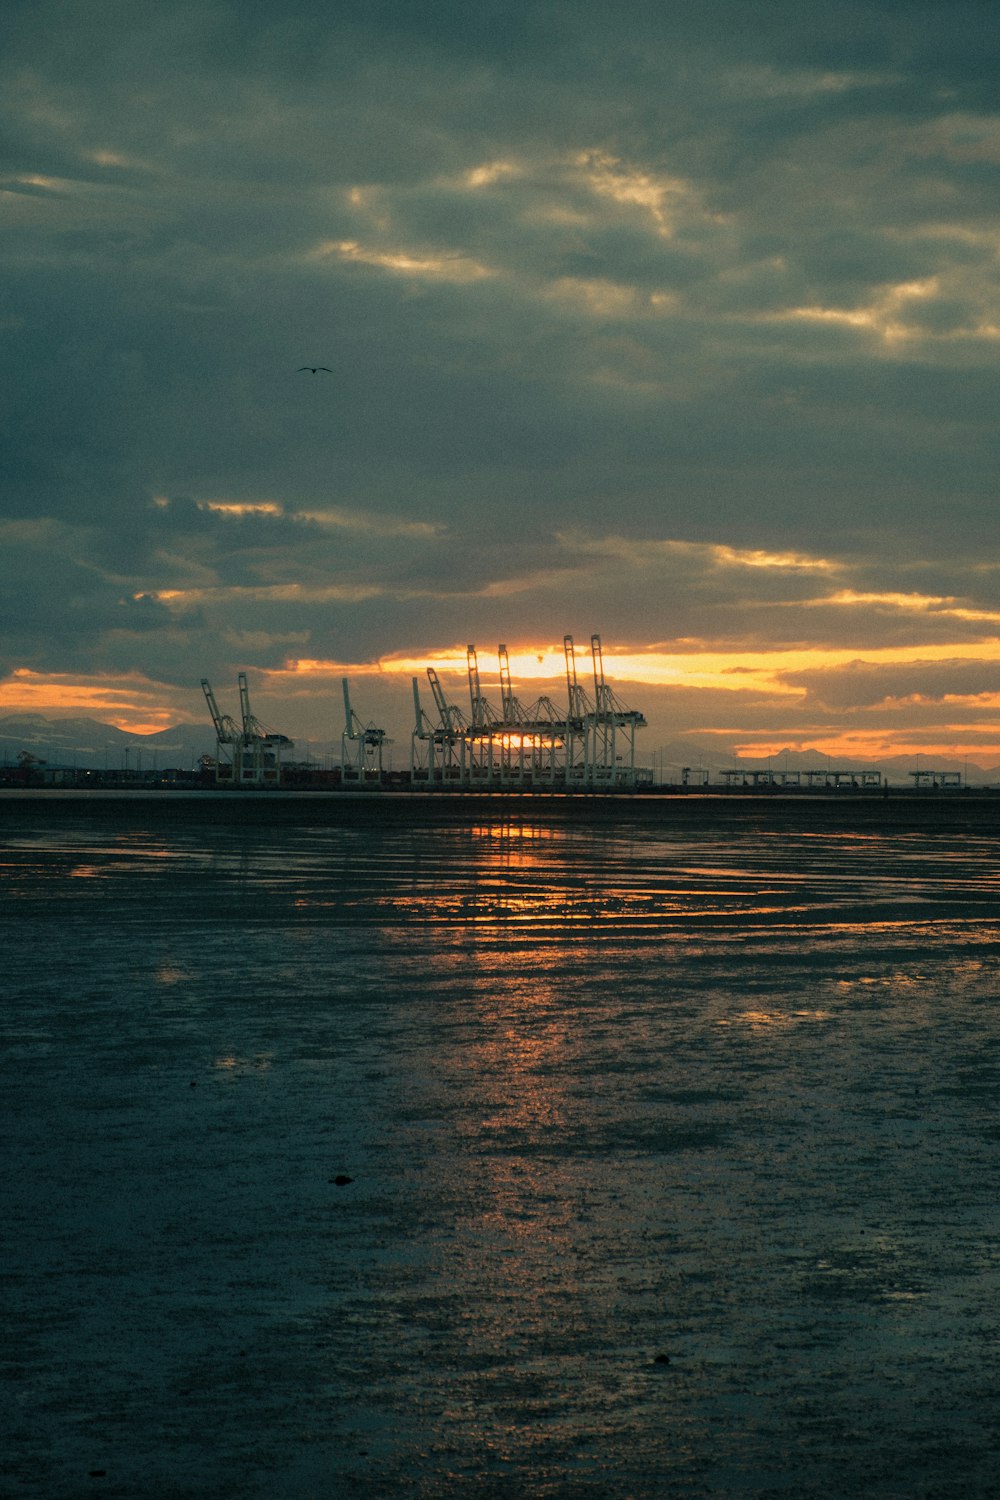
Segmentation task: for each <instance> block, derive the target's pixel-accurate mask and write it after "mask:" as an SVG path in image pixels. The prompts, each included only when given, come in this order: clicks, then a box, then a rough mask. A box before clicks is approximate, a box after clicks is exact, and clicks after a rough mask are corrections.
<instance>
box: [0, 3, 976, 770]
mask: <svg viewBox="0 0 1000 1500" xmlns="http://www.w3.org/2000/svg"><path fill="white" fill-rule="evenodd" d="M4 28H5V43H4V47H3V54H2V65H0V111H2V114H3V117H4V118H3V126H4V129H3V137H4V139H5V142H6V144H5V147H4V159H3V163H2V173H0V189H2V211H3V219H4V234H3V237H2V249H0V254H2V267H0V269H2V278H3V286H4V295H3V298H2V301H0V329H2V341H0V355H2V359H3V364H4V391H5V398H4V406H5V411H4V421H3V424H2V432H3V442H4V445H5V448H6V450H7V451H6V454H5V458H4V471H5V475H6V477H5V480H4V483H3V491H2V495H0V507H2V509H0V615H2V620H3V627H2V631H0V713H17V712H40V713H46V714H50V715H52V716H59V715H70V714H72V715H76V714H89V715H92V716H94V717H96V718H101V719H105V720H107V721H109V722H115V723H117V724H119V725H121V726H123V727H130V728H139V729H142V728H145V729H149V730H151V729H157V728H162V727H164V726H166V725H168V724H171V723H175V722H178V721H182V720H192V721H193V720H200V719H203V718H204V717H205V710H204V704H203V700H202V697H201V691H200V688H199V680H200V678H201V677H203V676H206V677H209V678H210V679H211V680H212V682H213V685H214V686H215V689H216V692H217V694H218V696H219V698H220V700H222V706H223V708H224V709H227V708H228V709H233V708H235V676H236V673H237V671H239V670H241V669H244V670H246V671H247V672H248V674H249V677H250V682H251V688H252V691H253V695H254V706H255V708H256V711H257V712H258V715H259V716H260V717H261V718H262V719H264V720H265V722H266V723H267V724H268V725H269V726H270V727H272V728H275V729H280V730H283V731H284V732H286V733H288V734H291V735H293V736H296V737H298V738H300V740H301V739H304V738H306V737H307V736H313V737H331V736H333V735H335V734H339V731H340V727H341V722H342V712H341V699H340V678H341V676H342V675H343V674H344V673H345V672H349V673H350V674H351V676H352V678H353V679H354V697H355V706H356V708H357V710H358V712H359V713H360V714H361V716H362V718H364V719H375V720H376V721H377V722H380V723H385V724H386V726H387V727H388V728H389V729H390V730H391V731H393V732H395V733H396V734H397V735H398V736H399V737H400V739H401V740H402V741H405V738H406V735H407V732H408V728H409V724H410V718H411V694H410V687H409V678H410V676H411V675H412V674H413V673H414V672H417V671H419V672H422V670H423V667H424V666H425V665H426V664H427V663H429V662H433V663H437V665H438V667H439V669H440V671H441V673H442V678H443V680H444V681H445V684H446V686H447V687H448V690H449V694H450V695H451V696H452V697H454V698H455V700H456V701H460V700H461V697H462V694H463V692H464V691H465V686H464V679H463V676H462V675H461V673H462V672H463V671H464V661H465V647H466V643H467V642H475V643H476V644H477V646H478V648H479V653H480V662H481V667H482V670H483V676H484V680H485V681H486V682H487V683H492V682H493V681H494V678H495V674H494V665H493V664H494V663H495V660H496V645H497V643H498V642H499V641H503V642H505V643H506V644H507V645H508V646H509V648H510V651H511V655H512V659H513V663H514V669H515V676H516V677H517V678H519V679H520V688H521V691H520V696H521V697H522V699H530V698H532V697H535V696H537V694H538V693H540V692H544V691H548V690H550V689H551V690H553V691H555V690H556V685H557V683H558V680H559V678H560V676H561V670H562V638H563V635H564V633H566V632H569V633H571V634H573V635H574V637H575V639H576V641H577V648H578V651H580V652H581V653H582V652H583V651H584V650H585V649H586V647H587V646H588V645H589V639H590V634H591V632H593V631H598V632H600V633H601V635H602V638H603V642H604V650H605V657H606V666H607V668H608V670H609V675H612V676H613V678H614V681H615V684H616V686H617V688H618V691H619V695H620V696H621V697H622V698H623V699H624V700H625V701H626V702H628V703H629V704H630V705H631V706H633V707H641V708H643V709H644V710H645V712H646V714H647V717H648V718H649V720H650V728H649V729H648V730H647V731H645V732H644V733H645V741H644V743H645V748H646V751H647V758H648V754H649V753H650V752H651V751H652V749H654V748H655V747H656V745H657V744H658V743H660V742H662V741H666V740H670V739H674V738H677V737H680V736H685V737H689V738H690V737H694V738H695V739H696V740H698V741H699V742H700V743H701V744H702V745H703V746H704V747H705V753H706V757H707V758H709V759H713V758H714V760H715V761H716V762H719V763H722V762H725V761H727V760H728V759H729V758H731V756H732V754H733V751H734V749H741V750H742V752H743V753H744V754H748V755H750V754H766V753H774V752H777V751H778V750H780V749H782V748H785V747H789V748H791V749H796V748H804V749H812V748H815V749H816V751H817V753H820V752H821V753H823V754H829V755H834V756H836V757H837V758H838V759H840V760H844V761H849V760H851V759H858V758H860V757H862V756H865V757H878V756H879V755H885V754H899V753H913V754H916V753H918V752H919V753H921V754H923V755H926V756H930V757H934V756H939V757H942V758H943V757H944V756H954V755H968V756H969V757H971V758H972V759H973V760H976V761H978V762H980V763H982V764H986V765H989V764H996V763H997V762H998V761H1000V644H998V626H1000V596H998V582H1000V553H998V539H1000V531H998V527H997V519H996V516H997V490H998V485H997V469H998V464H997V443H996V432H997V410H998V397H1000V381H998V374H997V362H998V356H1000V290H998V276H997V271H998V252H1000V196H998V167H1000V110H998V107H997V104H996V97H997V95H996V78H997V71H998V52H1000V45H998V43H1000V26H998V24H997V17H996V13H995V6H994V5H993V4H992V3H991V0H949V3H948V4H947V5H944V4H941V3H940V0H932V3H921V0H859V3H845V0H824V3H818V0H699V3H698V4H696V5H690V4H688V5H683V6H682V5H680V4H675V3H672V0H648V3H645V0H621V3H619V4H611V5H609V4H608V3H607V0H602V3H596V0H572V3H565V0H552V3H549V0H530V3H518V0H476V3H475V4H469V0H434V3H433V4H430V3H418V0H357V3H356V0H336V3H331V0H280V3H278V0H190V3H188V0H155V3H153V0H149V3H146V0H5V3H4ZM305 364H310V365H326V366H328V367H329V372H330V373H326V372H325V371H320V372H319V373H318V374H316V375H313V374H310V373H308V372H305V373H300V371H299V368H298V367H299V366H301V365H305ZM452 668H453V669H454V673H453V675H449V673H451V671H452ZM493 696H498V695H496V694H493ZM428 706H429V705H428ZM926 763H927V762H925V764H926Z"/></svg>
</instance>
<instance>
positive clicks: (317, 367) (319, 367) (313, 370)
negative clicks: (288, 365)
mask: <svg viewBox="0 0 1000 1500" xmlns="http://www.w3.org/2000/svg"><path fill="white" fill-rule="evenodd" d="M303 370H308V371H309V373H310V374H311V375H315V374H316V372H317V370H325V371H326V373H327V374H328V375H332V374H333V371H332V370H331V369H330V366H329V365H299V368H298V370H297V372H296V373H297V374H299V375H301V374H302V371H303Z"/></svg>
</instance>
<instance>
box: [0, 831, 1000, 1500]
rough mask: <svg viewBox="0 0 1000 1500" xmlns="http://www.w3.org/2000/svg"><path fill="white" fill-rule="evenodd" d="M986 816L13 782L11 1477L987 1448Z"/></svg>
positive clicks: (979, 1455)
mask: <svg viewBox="0 0 1000 1500" xmlns="http://www.w3.org/2000/svg"><path fill="white" fill-rule="evenodd" d="M995 854H996V844H995V843H994V842H993V841H992V840H990V839H988V838H985V837H980V836H978V835H977V833H976V831H975V829H974V828H965V829H964V830H963V829H943V830H942V829H941V828H937V829H929V830H927V831H926V832H924V833H920V832H915V831H913V830H910V829H908V830H906V831H903V832H900V833H893V832H892V831H891V830H890V831H883V832H879V833H871V832H867V833H863V834H860V835H859V834H856V833H853V832H850V831H844V830H843V829H840V828H837V827H835V826H834V827H826V828H824V829H822V830H817V829H816V828H814V827H796V826H786V827H784V828H783V829H782V830H781V832H780V833H778V832H776V831H774V830H773V829H769V828H768V827H766V826H760V827H753V828H749V827H731V826H720V825H719V824H718V823H713V822H711V821H709V820H706V821H705V822H704V823H702V824H695V823H693V822H692V821H688V822H687V823H685V824H684V825H683V826H680V825H678V826H675V827H671V826H669V825H664V826H649V827H647V826H643V825H642V824H641V823H639V822H637V821H635V820H623V821H622V822H621V823H615V822H610V823H603V824H600V825H597V824H590V825H588V824H586V823H583V822H581V823H579V824H574V823H571V822H569V821H568V820H562V821H561V822H560V823H559V824H558V826H554V827H548V826H546V825H545V824H544V822H535V823H533V822H531V821H530V820H529V821H528V822H524V821H523V820H520V821H519V820H506V819H504V818H497V819H495V820H494V819H488V820H483V821H481V822H479V823H477V824H475V825H474V826H470V827H461V826H456V825H451V826H448V825H441V826H434V825H427V826H418V825H417V824H416V823H413V824H407V823H405V822H398V823H396V824H393V825H389V824H386V825H378V826H375V825H373V826H371V827H364V826H350V827H334V826H325V827H319V826H317V827H310V826H298V825H293V826H277V825H276V826H266V825H264V826H260V827H256V828H249V827H240V826H238V825H237V826H229V825H227V826H225V827H215V828H210V827H202V826H199V825H198V824H196V823H192V824H188V825H184V824H182V825H179V826H176V827H164V826H152V825H151V824H150V823H149V821H148V820H146V821H137V823H136V824H135V826H133V827H129V828H119V829H113V828H112V829H108V828H105V827H102V826H101V824H100V823H99V822H96V821H94V822H88V821H87V820H82V821H80V822H78V823H76V824H75V825H73V826H70V825H68V824H66V825H55V824H53V826H52V827H51V828H50V829H47V830H45V831H44V833H43V832H41V831H40V830H39V829H38V828H37V827H33V826H27V825H26V826H25V827H23V828H18V827H17V826H16V824H13V823H11V822H9V821H8V824H7V837H6V841H5V848H4V853H3V865H2V879H3V881H4V894H5V900H4V904H3V915H4V917H5V918H6V931H5V939H6V940H5V954H4V962H5V977H6V979H7V981H8V987H9V990H10V994H11V996H12V997H13V1000H12V1003H11V1004H10V1006H9V1007H8V1009H7V1011H6V1012H5V1014H4V1017H3V1022H2V1027H3V1043H4V1051H3V1054H2V1055H3V1056H5V1057H6V1058H7V1059H8V1060H9V1061H11V1062H12V1064H13V1065H12V1066H10V1067H9V1068H8V1071H7V1076H6V1078H5V1090H4V1098H5V1104H6V1108H7V1109H8V1110H9V1130H8V1136H9V1142H10V1159H11V1161H12V1163H13V1165H14V1171H13V1172H12V1173H11V1188H10V1191H9V1194H8V1202H7V1204H6V1208H7V1212H8V1218H9V1220H10V1223H11V1224H12V1225H13V1226H14V1232H13V1234H12V1235H11V1236H10V1237H9V1243H10V1245H11V1246H12V1247H13V1253H14V1257H15V1260H14V1265H13V1271H12V1276H11V1280H10V1283H9V1287H10V1289H11V1304H12V1305H11V1321H12V1328H13V1330H14V1336H15V1339H16V1341H17V1342H16V1347H17V1349H18V1361H19V1374H18V1380H19V1383H20V1389H21V1390H22V1392H23V1393H24V1397H25V1399H24V1401H23V1402H22V1403H21V1404H20V1406H19V1417H18V1420H19V1422H20V1423H21V1427H20V1428H19V1435H18V1442H19V1451H23V1452H31V1453H33V1454H34V1457H33V1459H32V1463H33V1464H34V1466H35V1467H34V1469H33V1470H32V1471H31V1473H29V1474H28V1481H29V1483H28V1488H27V1491H26V1492H27V1493H29V1494H30V1493H32V1490H31V1485H32V1484H35V1491H34V1493H37V1494H38V1495H39V1496H40V1497H41V1496H46V1495H47V1494H73V1493H76V1491H77V1490H78V1489H79V1482H78V1481H79V1474H80V1473H81V1472H86V1468H87V1465H89V1464H93V1463H95V1462H97V1460H95V1459H94V1458H93V1456H92V1455H93V1454H94V1453H95V1452H100V1453H102V1454H103V1453H104V1452H111V1453H113V1454H114V1455H115V1460H116V1465H117V1468H116V1476H117V1477H116V1483H118V1485H119V1490H120V1492H121V1493H134V1494H139V1493H150V1492H153V1491H154V1490H156V1491H163V1492H167V1491H168V1490H169V1489H170V1488H171V1486H172V1485H173V1486H174V1487H176V1472H177V1471H180V1470H182V1471H183V1475H184V1483H185V1484H187V1485H188V1486H189V1488H191V1490H192V1492H193V1491H194V1490H195V1489H197V1491H198V1492H199V1493H205V1494H213V1495H219V1496H224V1497H227V1500H228V1497H229V1496H236V1495H239V1496H240V1497H241V1500H242V1496H244V1495H247V1494H252V1493H255V1486H256V1489H259V1488H260V1484H259V1480H260V1467H259V1466H260V1450H259V1441H258V1438H259V1434H260V1433H261V1432H266V1434H267V1465H268V1469H267V1481H268V1489H269V1492H274V1493H282V1494H288V1495H290V1496H292V1495H295V1496H305V1495H307V1494H313V1493H314V1494H327V1493H335V1492H336V1493H345V1494H351V1493H357V1494H359V1495H388V1494H396V1493H402V1492H403V1491H404V1490H405V1491H407V1492H410V1493H414V1494H417V1495H420V1496H425V1497H428V1500H430V1497H434V1500H452V1497H456V1500H458V1497H460V1496H462V1495H468V1494H472V1493H480V1494H492V1493H496V1494H498V1495H499V1494H501V1493H507V1492H508V1491H509V1492H510V1493H525V1494H535V1493H537V1494H545V1493H551V1494H567V1495H571V1494H575V1493H579V1494H580V1495H602V1496H603V1495H617V1496H624V1495H628V1494H635V1495H642V1496H653V1495H658V1494H672V1493H678V1494H690V1495H699V1494H724V1493H727V1492H728V1493H744V1494H748V1493H761V1492H763V1490H764V1489H765V1488H768V1489H772V1490H774V1491H775V1492H779V1491H780V1492H784V1493H794V1494H833V1493H845V1494H846V1493H851V1494H862V1493H877V1492H878V1487H879V1485H881V1486H882V1490H883V1492H885V1493H889V1492H890V1489H893V1492H894V1491H895V1490H899V1492H900V1493H902V1492H904V1491H905V1492H906V1493H914V1494H916V1493H925V1492H926V1493H929V1492H930V1490H931V1489H932V1488H934V1489H935V1492H937V1491H938V1490H939V1491H940V1492H941V1493H944V1492H945V1491H946V1490H947V1491H948V1492H951V1491H952V1490H953V1491H954V1492H955V1493H959V1492H960V1491H961V1492H962V1493H969V1494H975V1493H989V1492H990V1490H989V1486H988V1484H987V1483H986V1482H985V1479H986V1478H989V1477H990V1476H991V1474H992V1470H991V1468H990V1465H991V1464H992V1461H993V1457H994V1455H991V1454H990V1453H989V1452H988V1451H987V1450H988V1442H987V1441H986V1439H984V1440H983V1441H980V1439H979V1438H978V1437H977V1436H976V1433H977V1432H980V1431H981V1432H982V1433H985V1434H987V1438H988V1435H989V1433H990V1432H991V1431H992V1426H991V1423H992V1421H993V1405H994V1403H993V1401H992V1392H993V1383H992V1382H993V1374H992V1369H993V1355H994V1352H995V1349H994V1345H995V1339H994V1337H993V1332H994V1330H995V1324H996V1313H995V1309H996V1306H997V1298H998V1297H1000V1266H998V1262H997V1257H996V1253H995V1248H994V1238H995V1237H994V1219H995V1205H996V1200H997V1196H998V1194H1000V1165H998V1159H997V1153H996V1149H995V1147H996V1134H997V1130H996V1110H995V1103H996V1097H997V1087H998V1076H997V1066H996V1059H997V1058H998V1057H1000V1033H998V1026H1000V1022H998V1012H997V1007H996V994H997V986H998V981H1000V944H998V942H997V938H998V936H1000V931H998V925H1000V924H998V917H1000V907H998V902H997V894H998V870H997V864H996V858H995ZM192 1085H193V1086H192ZM338 1178H344V1179H347V1180H346V1181H344V1182H343V1183H341V1184H340V1185H338ZM112 1303H114V1304H115V1306H116V1307H117V1306H118V1305H119V1304H120V1305H123V1306H127V1308H128V1316H127V1318H124V1319H121V1320H120V1321H117V1322H116V1323H115V1325H114V1327H115V1332H114V1337H109V1336H108V1324H109V1318H110V1314H109V1312H108V1307H109V1306H110V1305H111V1304H112ZM659 1353H663V1354H665V1355H667V1356H668V1357H669V1359H670V1363H669V1365H662V1364H661V1365H657V1364H656V1363H655V1361H656V1356H657V1354H659ZM914 1389H919V1390H920V1392H921V1399H922V1401H924V1402H925V1403H926V1404H925V1405H923V1406H920V1407H919V1409H918V1408H916V1407H914V1405H913V1391H914ZM81 1390H86V1391H88V1392H90V1391H93V1392H94V1396H93V1399H92V1400H89V1401H88V1404H87V1405H86V1407H81V1406H80V1398H79V1392H80V1391H81ZM39 1393H41V1394H40V1395H39ZM887 1410H888V1411H889V1413H890V1416H889V1418H887V1417H886V1411H887ZM67 1412H70V1413H73V1417H72V1420H68V1419H67V1420H63V1418H64V1417H65V1415H66V1413H67ZM956 1413H958V1415H957V1416H956ZM734 1414H735V1416H734ZM845 1434H847V1435H848V1437H849V1440H847V1438H845ZM164 1455H167V1458H166V1459H165V1458H164ZM762 1455H766V1463H767V1464H768V1465H770V1466H771V1468H770V1469H769V1470H768V1477H767V1478H766V1481H765V1479H763V1478H762V1477H761V1475H762V1465H763V1464H764V1459H763V1458H762ZM880 1465H881V1466H882V1467H881V1468H880V1467H879V1466H880ZM873 1472H874V1473H876V1475H877V1483H874V1484H873V1483H872V1482H871V1478H870V1476H871V1473H873ZM38 1476H41V1477H40V1478H39V1477H38ZM878 1476H881V1477H878ZM887 1476H888V1477H887ZM20 1477H23V1476H19V1478H20ZM36 1480H37V1483H36Z"/></svg>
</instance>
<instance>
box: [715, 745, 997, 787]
mask: <svg viewBox="0 0 1000 1500" xmlns="http://www.w3.org/2000/svg"><path fill="white" fill-rule="evenodd" d="M729 764H730V765H733V766H738V767H739V768H740V769H741V770H744V769H745V770H748V771H763V770H772V771H784V770H786V769H787V770H789V771H825V770H831V771H880V772H881V773H882V778H883V780H885V781H889V782H891V783H892V784H893V785H894V786H912V785H913V775H912V773H913V772H914V771H916V770H921V771H932V772H941V771H949V772H956V771H957V772H958V773H959V774H960V775H961V777H962V780H963V783H965V784H967V785H968V786H994V785H996V784H997V783H1000V766H980V765H977V764H976V763H975V762H974V761H971V760H970V761H965V760H955V759H953V758H950V757H948V756H928V755H923V754H921V755H917V754H913V755H890V756H885V757H883V758H882V759H881V760H861V759H858V758H857V757H856V756H849V755H844V756H836V755H835V756H827V755H824V754H822V753H820V752H818V751H815V750H779V751H778V752H777V753H776V754H775V755H771V756H753V757H752V756H741V757H739V758H738V759H734V760H733V761H731V762H730V763H729Z"/></svg>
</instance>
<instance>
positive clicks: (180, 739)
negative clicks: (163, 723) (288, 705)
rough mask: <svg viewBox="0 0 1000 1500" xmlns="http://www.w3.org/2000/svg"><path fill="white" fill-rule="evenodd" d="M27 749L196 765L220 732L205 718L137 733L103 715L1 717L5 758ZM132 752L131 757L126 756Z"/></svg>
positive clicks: (46, 755) (58, 757)
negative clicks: (206, 723)
mask: <svg viewBox="0 0 1000 1500" xmlns="http://www.w3.org/2000/svg"><path fill="white" fill-rule="evenodd" d="M22 750H26V751H28V753H29V754H30V755H33V756H35V758H36V759H37V760H42V761H45V762H46V763H47V764H48V765H50V766H71V767H72V766H76V767H79V768H80V769H82V770H93V771H103V770H119V769H121V768H123V767H125V766H126V765H128V766H130V767H133V768H137V767H138V765H139V761H137V756H138V757H141V765H142V766H143V767H144V768H149V769H152V768H153V767H154V766H155V767H156V768H158V769H160V770H165V769H168V768H181V769H184V768H187V767H190V766H193V765H194V764H195V763H196V762H197V761H198V759H199V758H200V757H201V756H202V755H205V754H209V755H211V754H213V753H214V751H215V737H214V735H213V733H212V730H211V729H210V728H207V727H206V726H204V725H202V724H179V725H177V726H176V728H173V729H161V730H159V731H158V732H157V733H156V734H131V733H129V732H128V731H127V730H124V729H117V728H116V727H115V725H114V724H102V723H101V722H100V721H99V720H98V719H47V718H45V717H43V715H41V714H8V715H7V716H6V717H5V718H0V764H2V765H14V764H15V763H16V761H17V757H18V755H19V754H20V753H21V751H22ZM126 752H127V756H128V759H127V760H126Z"/></svg>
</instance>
